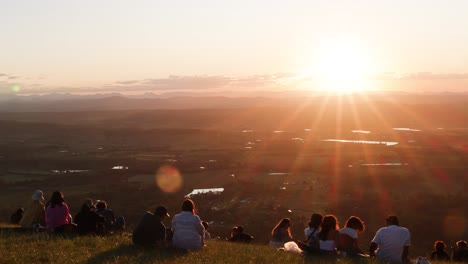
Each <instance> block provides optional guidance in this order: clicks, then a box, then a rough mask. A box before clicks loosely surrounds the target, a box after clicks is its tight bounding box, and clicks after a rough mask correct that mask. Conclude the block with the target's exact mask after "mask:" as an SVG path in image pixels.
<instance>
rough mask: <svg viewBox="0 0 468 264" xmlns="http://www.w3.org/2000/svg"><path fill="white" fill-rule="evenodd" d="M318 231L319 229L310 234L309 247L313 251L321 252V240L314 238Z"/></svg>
mask: <svg viewBox="0 0 468 264" xmlns="http://www.w3.org/2000/svg"><path fill="white" fill-rule="evenodd" d="M316 231H317V228H315V229H314V231H312V233H310V235H309V237H308V238H307V246H309V248H310V249H312V250H317V251H319V250H320V239H319V238H318V237H317V236H314V234H315V232H316Z"/></svg>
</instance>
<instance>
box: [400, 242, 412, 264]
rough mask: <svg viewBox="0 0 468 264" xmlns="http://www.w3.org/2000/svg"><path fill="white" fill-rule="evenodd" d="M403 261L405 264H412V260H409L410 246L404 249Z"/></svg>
mask: <svg viewBox="0 0 468 264" xmlns="http://www.w3.org/2000/svg"><path fill="white" fill-rule="evenodd" d="M401 261H402V262H403V263H411V260H410V259H409V246H405V247H404V248H403V253H402V254H401Z"/></svg>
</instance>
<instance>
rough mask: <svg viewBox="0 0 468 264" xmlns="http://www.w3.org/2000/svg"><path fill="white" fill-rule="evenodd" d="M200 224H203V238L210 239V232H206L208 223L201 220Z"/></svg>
mask: <svg viewBox="0 0 468 264" xmlns="http://www.w3.org/2000/svg"><path fill="white" fill-rule="evenodd" d="M202 225H203V227H204V228H205V233H204V235H203V237H204V239H205V240H211V234H210V232H208V228H209V227H210V226H209V225H208V222H205V221H203V222H202Z"/></svg>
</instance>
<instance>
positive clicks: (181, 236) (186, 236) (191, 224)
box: [172, 212, 205, 249]
mask: <svg viewBox="0 0 468 264" xmlns="http://www.w3.org/2000/svg"><path fill="white" fill-rule="evenodd" d="M172 229H173V230H174V236H173V237H172V244H173V245H174V247H177V248H183V249H201V248H203V243H202V236H203V235H204V233H205V227H204V226H203V225H202V222H201V220H200V217H198V215H194V214H192V213H191V212H181V213H180V214H176V215H175V216H174V218H172Z"/></svg>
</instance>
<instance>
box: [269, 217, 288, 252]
mask: <svg viewBox="0 0 468 264" xmlns="http://www.w3.org/2000/svg"><path fill="white" fill-rule="evenodd" d="M289 241H294V238H293V237H292V235H291V220H289V218H283V219H281V220H280V221H279V222H278V224H276V226H275V227H274V228H273V230H271V239H270V246H272V247H275V248H281V247H283V246H284V243H286V242H289Z"/></svg>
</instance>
